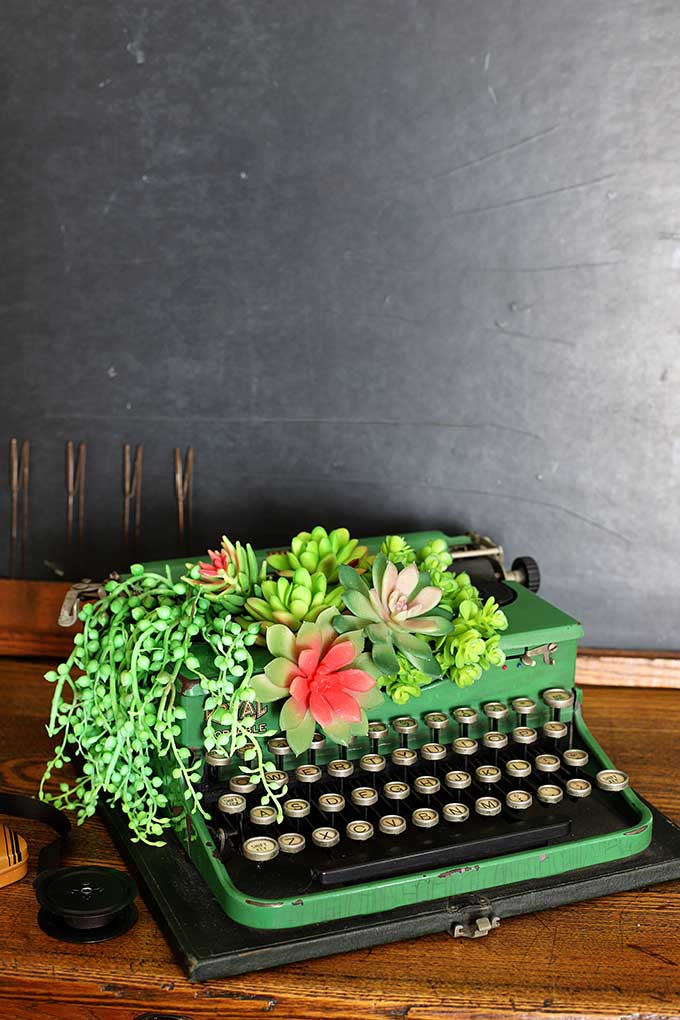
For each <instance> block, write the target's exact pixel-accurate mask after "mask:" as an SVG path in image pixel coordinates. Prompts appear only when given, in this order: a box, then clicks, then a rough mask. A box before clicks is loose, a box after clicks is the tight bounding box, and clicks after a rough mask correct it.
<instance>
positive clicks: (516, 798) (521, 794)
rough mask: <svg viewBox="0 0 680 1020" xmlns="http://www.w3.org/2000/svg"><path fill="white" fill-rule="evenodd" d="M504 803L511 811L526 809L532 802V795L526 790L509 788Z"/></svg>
mask: <svg viewBox="0 0 680 1020" xmlns="http://www.w3.org/2000/svg"><path fill="white" fill-rule="evenodd" d="M505 803H506V805H507V807H509V808H510V809H511V810H512V811H526V809H527V808H530V807H531V805H532V804H533V797H532V796H531V794H530V793H527V792H526V790H510V792H509V793H507V794H506V797H505Z"/></svg>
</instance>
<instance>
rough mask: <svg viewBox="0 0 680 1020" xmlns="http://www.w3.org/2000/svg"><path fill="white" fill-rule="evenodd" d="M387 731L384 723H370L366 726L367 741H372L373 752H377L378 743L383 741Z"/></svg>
mask: <svg viewBox="0 0 680 1020" xmlns="http://www.w3.org/2000/svg"><path fill="white" fill-rule="evenodd" d="M388 733H389V730H388V729H387V726H386V725H385V723H384V722H379V721H376V722H370V723H369V724H368V739H369V740H372V741H373V745H374V747H373V750H377V746H378V741H379V740H384V739H385V737H386V736H387V734H388Z"/></svg>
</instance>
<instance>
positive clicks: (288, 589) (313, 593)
mask: <svg viewBox="0 0 680 1020" xmlns="http://www.w3.org/2000/svg"><path fill="white" fill-rule="evenodd" d="M259 590H260V593H261V594H260V595H253V596H251V597H250V598H248V599H246V603H245V606H244V609H245V612H246V613H247V614H248V615H249V616H250V617H252V618H253V619H254V620H258V621H259V622H260V626H261V629H262V630H266V629H267V628H268V627H271V626H272V625H273V624H275V623H282V624H284V626H286V627H288V628H289V629H290V630H292V631H297V630H299V628H300V627H301V625H302V624H303V623H313V622H314V620H316V618H317V617H318V616H319V614H320V613H322V612H323V611H324V609H329V608H331V607H338V606H339V605H340V604H341V602H342V588H341V587H340V586H336V587H329V585H328V579H327V578H326V575H325V574H322V573H321V572H320V571H317V572H316V573H314V574H310V572H309V571H308V570H306V569H305V568H304V567H298V569H297V570H295V571H294V572H293V576H292V577H290V578H288V577H279V578H277V579H273V578H271V579H269V580H266V581H263V582H262V584H261V585H260V586H259Z"/></svg>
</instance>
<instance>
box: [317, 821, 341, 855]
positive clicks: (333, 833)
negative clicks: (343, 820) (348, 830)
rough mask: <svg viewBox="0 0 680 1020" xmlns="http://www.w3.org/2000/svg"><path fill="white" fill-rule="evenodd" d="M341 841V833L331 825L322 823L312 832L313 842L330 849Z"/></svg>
mask: <svg viewBox="0 0 680 1020" xmlns="http://www.w3.org/2000/svg"><path fill="white" fill-rule="evenodd" d="M339 842H340V833H339V832H338V830H337V829H334V828H333V827H332V826H330V825H321V826H320V827H319V828H318V829H314V831H313V833H312V843H314V844H315V845H316V846H321V847H323V848H324V849H326V850H330V848H331V847H332V846H336V845H337V844H338V843H339Z"/></svg>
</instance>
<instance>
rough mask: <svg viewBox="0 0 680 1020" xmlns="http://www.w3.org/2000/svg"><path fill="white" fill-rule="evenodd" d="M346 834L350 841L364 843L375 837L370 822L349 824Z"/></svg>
mask: <svg viewBox="0 0 680 1020" xmlns="http://www.w3.org/2000/svg"><path fill="white" fill-rule="evenodd" d="M345 832H346V833H347V836H348V838H349V839H356V840H358V841H359V842H362V843H363V841H364V840H366V839H370V838H371V836H372V835H373V826H372V825H371V823H370V822H361V821H357V822H348V823H347V828H346V829H345Z"/></svg>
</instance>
